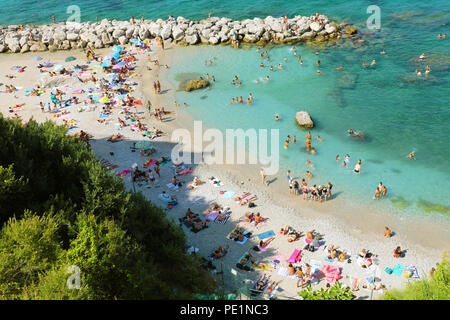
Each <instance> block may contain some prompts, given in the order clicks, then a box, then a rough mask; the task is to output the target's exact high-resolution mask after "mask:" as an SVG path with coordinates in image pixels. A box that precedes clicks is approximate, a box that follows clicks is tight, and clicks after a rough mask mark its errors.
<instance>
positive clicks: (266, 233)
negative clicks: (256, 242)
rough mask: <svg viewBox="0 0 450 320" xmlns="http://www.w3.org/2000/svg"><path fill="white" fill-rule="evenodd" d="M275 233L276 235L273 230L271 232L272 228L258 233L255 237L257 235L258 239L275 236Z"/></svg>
mask: <svg viewBox="0 0 450 320" xmlns="http://www.w3.org/2000/svg"><path fill="white" fill-rule="evenodd" d="M275 235H276V234H275V232H273V230H269V231H266V232H263V233H260V234H258V235H257V237H258V238H259V239H260V240H264V239H267V238H270V237H273V236H275Z"/></svg>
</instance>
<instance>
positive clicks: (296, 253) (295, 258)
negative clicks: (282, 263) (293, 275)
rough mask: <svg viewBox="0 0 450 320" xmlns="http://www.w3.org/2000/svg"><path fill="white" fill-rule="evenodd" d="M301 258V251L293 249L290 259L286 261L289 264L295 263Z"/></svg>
mask: <svg viewBox="0 0 450 320" xmlns="http://www.w3.org/2000/svg"><path fill="white" fill-rule="evenodd" d="M301 258H302V251H301V250H298V249H295V250H294V252H292V254H291V257H290V258H289V259H288V260H286V261H287V262H290V263H297V262H299V261H300V259H301Z"/></svg>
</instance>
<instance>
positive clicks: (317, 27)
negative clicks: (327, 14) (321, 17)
mask: <svg viewBox="0 0 450 320" xmlns="http://www.w3.org/2000/svg"><path fill="white" fill-rule="evenodd" d="M309 27H310V28H311V30H312V31H315V32H319V31H320V30H322V29H323V24H320V23H318V22H311V24H310V25H309Z"/></svg>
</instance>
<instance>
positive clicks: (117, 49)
mask: <svg viewBox="0 0 450 320" xmlns="http://www.w3.org/2000/svg"><path fill="white" fill-rule="evenodd" d="M112 50H113V51H114V52H120V51H122V47H119V46H115V47H113V48H112Z"/></svg>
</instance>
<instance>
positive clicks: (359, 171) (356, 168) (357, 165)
mask: <svg viewBox="0 0 450 320" xmlns="http://www.w3.org/2000/svg"><path fill="white" fill-rule="evenodd" d="M361 164H362V162H361V159H359V160H358V162H357V163H356V165H355V167H354V168H353V171H354V172H355V173H361Z"/></svg>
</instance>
